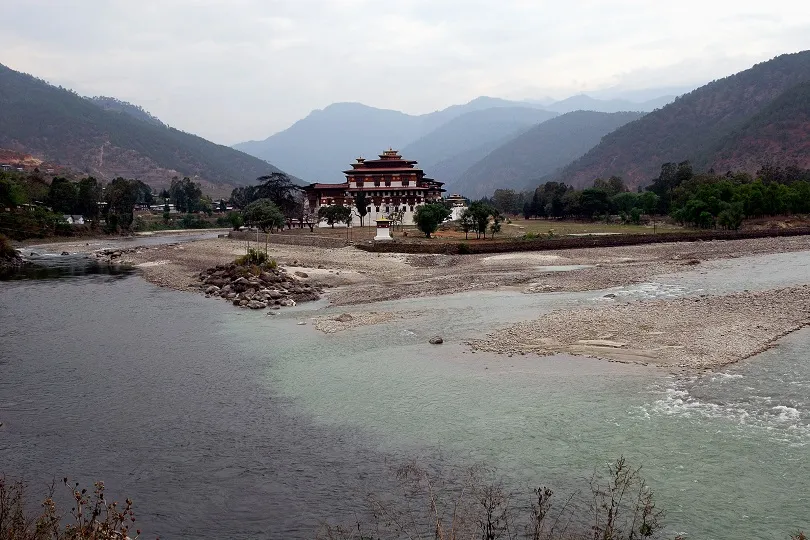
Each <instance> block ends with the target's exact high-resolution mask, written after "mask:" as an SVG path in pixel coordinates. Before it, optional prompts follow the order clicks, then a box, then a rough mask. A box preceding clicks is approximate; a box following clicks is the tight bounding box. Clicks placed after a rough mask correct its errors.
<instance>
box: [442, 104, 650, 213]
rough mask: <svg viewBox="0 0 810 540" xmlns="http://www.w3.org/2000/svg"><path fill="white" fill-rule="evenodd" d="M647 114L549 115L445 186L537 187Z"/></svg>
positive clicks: (476, 194)
mask: <svg viewBox="0 0 810 540" xmlns="http://www.w3.org/2000/svg"><path fill="white" fill-rule="evenodd" d="M642 116H644V113H640V112H617V113H604V112H594V111H575V112H570V113H567V114H564V115H562V116H558V117H556V118H553V119H551V120H547V121H545V122H543V123H541V124H538V125H536V126H534V127H532V128H531V129H529V130H527V131H524V132H523V133H521V134H519V135H517V136H516V137H513V138H511V139H510V140H508V141H506V142H505V143H503V144H502V145H500V146H499V147H498V148H496V149H494V150H492V151H491V152H489V153H488V154H487V155H486V156H485V157H484V158H483V159H481V160H479V161H477V162H474V163H473V164H472V165H471V166H469V164H468V168H467V169H466V170H464V171H463V172H461V173H460V174H458V175H457V176H456V177H455V178H454V180H453V181H452V182H449V183H448V185H447V186H446V188H447V189H448V190H449V191H457V192H462V193H463V194H464V195H465V196H467V197H472V198H480V197H483V196H485V195H491V194H492V193H493V192H494V191H495V190H496V189H498V188H504V187H506V188H512V189H516V190H525V189H534V188H535V187H537V184H539V183H541V181H542V179H543V177H545V176H547V175H550V174H553V173H555V172H557V170H558V169H559V168H561V167H563V166H565V165H567V164H569V163H571V162H572V161H573V160H575V159H577V158H578V157H580V156H582V155H583V154H584V153H585V152H587V151H588V150H590V149H591V148H593V147H594V146H596V145H597V144H599V141H600V140H601V139H602V137H603V136H605V135H607V134H608V133H610V132H611V131H613V130H615V129H616V128H619V127H621V126H623V125H625V124H627V123H628V122H632V121H634V120H638V119H639V118H641V117H642Z"/></svg>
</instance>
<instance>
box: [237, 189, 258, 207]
mask: <svg viewBox="0 0 810 540" xmlns="http://www.w3.org/2000/svg"><path fill="white" fill-rule="evenodd" d="M257 190H258V186H242V187H238V188H234V189H233V191H231V205H233V207H234V208H239V209H240V210H242V209H244V208H245V207H247V205H249V204H250V203H252V202H253V201H255V200H256V199H258V198H259V197H258V196H257Z"/></svg>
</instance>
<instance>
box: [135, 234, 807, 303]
mask: <svg viewBox="0 0 810 540" xmlns="http://www.w3.org/2000/svg"><path fill="white" fill-rule="evenodd" d="M808 250H810V237H806V236H799V237H792V238H761V239H754V240H734V241H720V242H691V243H671V244H655V245H647V246H627V247H615V248H590V249H575V250H558V251H544V252H530V253H506V254H498V255H463V256H459V255H404V254H397V253H376V254H375V253H366V252H363V251H360V250H357V249H355V248H352V247H345V248H337V249H334V248H317V247H309V246H292V245H273V244H271V245H270V255H271V256H272V257H273V258H275V259H276V260H277V261H278V262H279V264H281V265H283V266H287V267H290V269H291V270H293V271H295V270H300V271H304V272H306V273H308V274H310V276H312V278H313V279H316V280H318V281H320V282H322V283H323V284H324V285H326V286H327V287H330V288H331V290H330V291H328V294H327V296H328V298H329V300H330V301H331V302H332V304H334V305H351V304H364V303H370V302H376V301H381V300H394V299H397V298H409V297H415V296H436V295H442V294H451V293H456V292H462V291H467V290H480V289H494V288H498V287H519V288H520V289H521V290H523V291H525V292H549V291H582V290H599V289H607V288H610V287H618V286H622V285H628V284H632V283H641V282H644V281H648V280H649V279H650V278H652V277H653V276H657V275H661V274H665V273H671V272H678V271H682V270H684V269H690V268H694V266H695V265H698V264H700V263H702V262H706V261H712V260H718V259H726V258H733V257H740V256H745V255H757V254H766V253H780V252H789V251H808ZM244 252H245V244H244V242H239V241H234V240H230V239H226V238H217V239H212V240H201V241H196V242H188V243H183V244H178V245H173V246H156V247H150V248H144V249H142V250H141V251H140V252H139V253H134V254H132V253H131V254H125V256H123V257H122V258H121V259H120V260H121V262H128V263H132V264H134V265H136V266H140V267H141V268H142V269H143V274H144V277H145V278H146V279H147V280H149V281H151V282H153V283H156V284H158V285H162V286H168V287H172V288H176V289H187V288H188V285H189V283H190V282H193V278H194V276H195V275H196V274H197V273H198V272H200V271H202V270H205V269H206V268H209V267H211V266H215V265H217V264H223V263H227V262H231V261H232V260H233V259H234V258H235V257H236V256H237V255H241V254H244ZM144 263H149V266H146V265H145V264H144ZM572 265H583V266H585V268H583V269H580V270H576V271H573V272H559V271H554V268H553V267H559V266H572ZM549 267H552V268H549Z"/></svg>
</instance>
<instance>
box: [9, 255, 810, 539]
mask: <svg viewBox="0 0 810 540" xmlns="http://www.w3.org/2000/svg"><path fill="white" fill-rule="evenodd" d="M774 257H775V258H774ZM774 261H776V262H778V263H779V264H777V265H774ZM808 261H810V253H804V254H784V255H778V256H772V257H771V258H763V257H748V258H741V259H735V260H733V261H724V262H719V263H711V265H706V267H705V268H702V269H701V270H699V271H693V272H687V273H683V274H674V275H669V276H661V278H660V279H657V280H655V282H652V283H648V284H643V285H638V286H632V287H626V288H621V289H614V290H612V291H611V292H614V293H616V294H618V295H619V296H623V297H625V298H628V299H632V298H645V297H650V296H673V295H682V294H698V293H703V292H706V291H709V292H716V291H725V290H737V289H742V288H750V289H753V288H757V287H760V288H766V287H774V286H781V285H787V284H793V283H798V282H804V281H805V280H806V277H807V273H806V267H807V266H806V265H807V262H808ZM69 266H71V267H76V266H81V265H80V257H78V256H77V257H75V264H74V263H71V265H69ZM769 266H770V267H771V268H772V269H773V268H778V271H767V268H768V267H769ZM58 276H59V277H56V275H55V274H53V273H51V274H48V275H47V276H45V277H48V278H49V279H37V280H16V281H7V282H3V283H0V343H2V347H0V422H2V423H3V426H2V427H0V471H2V472H5V473H6V474H7V475H11V476H15V477H23V478H25V479H27V480H28V481H29V484H30V486H31V489H30V492H31V493H32V494H33V493H44V491H45V485H46V484H47V483H49V482H50V481H51V480H52V479H54V478H62V477H63V476H69V477H71V478H73V479H76V480H77V481H80V482H82V483H84V484H89V483H91V482H92V481H94V480H96V479H103V480H104V481H105V483H106V485H107V488H108V492H109V493H110V494H120V495H121V497H123V496H129V497H132V498H133V499H134V500H135V510H136V514H137V515H138V518H139V521H138V523H139V526H140V527H141V528H142V529H143V530H144V531H146V532H147V533H148V534H147V535H146V537H153V536H156V535H159V536H160V537H161V538H180V537H197V538H312V537H313V536H314V532H315V529H316V528H317V526H318V525H319V523H322V522H324V521H351V520H352V519H353V518H354V515H355V512H358V511H360V510H361V509H362V508H364V497H365V495H366V494H367V493H369V492H385V491H386V490H388V489H390V487H391V484H392V475H391V467H392V466H395V465H397V464H399V463H401V462H403V461H405V460H408V459H411V458H415V459H419V460H420V461H422V462H425V463H431V464H443V465H450V466H466V465H472V464H475V463H480V462H484V463H487V464H488V465H491V466H495V467H497V468H498V470H499V471H500V473H501V474H502V475H503V476H504V478H507V479H508V481H510V482H512V483H514V485H535V484H537V483H547V484H550V485H551V486H553V487H555V488H556V490H557V491H558V492H559V493H561V494H563V495H565V494H567V493H569V492H570V491H571V490H573V489H580V488H582V487H583V486H584V485H585V483H586V480H587V478H588V477H589V476H590V475H591V473H592V472H593V471H594V470H595V469H599V470H601V469H603V468H604V467H605V465H606V464H607V463H608V462H610V461H612V460H614V459H615V458H617V457H618V456H620V455H624V456H626V457H627V458H628V459H629V460H630V461H631V462H632V463H634V464H638V465H643V473H644V476H645V478H646V479H647V481H648V483H649V484H650V485H651V486H652V488H653V489H654V490H655V492H656V494H657V499H658V501H659V505H660V506H661V507H663V508H665V509H666V510H667V518H666V523H667V526H668V531H669V532H671V533H672V536H674V534H675V533H682V534H685V536H686V538H697V539H709V540H711V539H715V540H723V539H738V538H767V539H771V538H772V539H781V540H785V539H786V538H788V536H789V534H790V533H793V532H795V531H796V530H797V529H799V528H804V529H805V530H808V529H810V511H808V509H809V508H810V401H808V395H810V361H808V358H810V331H809V330H803V331H800V332H797V333H795V334H793V335H791V336H789V337H787V338H786V339H784V340H782V341H781V342H780V344H779V346H778V347H776V348H774V349H772V350H769V351H767V352H766V353H764V354H762V355H759V356H758V357H755V358H752V359H749V360H747V361H745V362H742V363H740V364H737V365H735V366H733V367H731V368H729V369H727V370H724V371H722V372H719V373H709V374H706V375H702V376H699V377H680V378H679V377H673V376H671V375H668V374H666V373H664V372H662V371H660V370H657V369H653V368H646V367H641V366H628V365H622V364H616V363H610V362H604V361H600V360H594V359H578V358H573V357H564V356H559V357H551V358H536V357H530V356H525V357H523V356H515V357H511V358H510V357H498V356H493V355H486V354H481V353H476V354H471V353H469V352H467V351H466V350H465V348H464V347H462V346H461V345H459V342H460V341H461V340H462V339H463V338H465V337H471V336H474V335H476V334H478V333H481V332H485V331H487V330H489V329H491V328H494V327H495V326H497V325H504V324H507V323H509V322H512V321H518V320H522V319H527V318H530V317H533V316H536V315H537V314H539V313H542V312H544V311H548V310H551V309H555V308H559V307H564V306H570V305H581V304H586V305H587V304H592V303H596V302H601V301H604V298H603V296H604V293H605V291H592V292H587V293H555V294H535V295H525V294H520V293H518V292H514V291H508V290H507V291H497V292H478V293H464V294H458V295H452V296H449V297H441V298H419V299H408V300H400V301H395V302H386V303H380V304H379V305H377V306H374V309H378V308H379V310H381V311H382V310H390V309H397V310H405V311H406V312H407V313H408V314H409V315H408V316H407V317H405V318H403V319H398V320H394V321H391V322H389V323H386V324H383V325H378V326H373V327H366V328H359V329H355V330H352V331H350V332H343V333H338V334H334V335H322V334H320V333H318V332H317V331H315V329H314V328H313V326H312V324H307V325H299V324H298V323H299V322H302V321H304V322H306V321H309V318H310V317H312V316H314V315H315V314H322V313H339V312H340V311H339V310H336V309H335V308H329V307H324V305H323V304H320V303H319V304H313V305H304V306H300V307H297V308H293V309H290V310H286V311H284V312H283V313H282V314H280V315H278V316H266V315H265V314H264V313H256V312H251V311H245V310H239V309H237V308H232V307H230V306H228V305H227V304H225V303H222V302H216V301H213V300H208V299H205V298H203V297H201V296H196V295H192V294H188V293H181V292H175V291H169V290H165V289H160V288H157V287H154V286H152V285H150V284H148V283H146V282H144V281H143V280H141V279H140V278H139V277H137V275H136V274H133V273H132V272H127V271H113V272H109V271H108V270H107V269H106V267H93V269H92V273H90V274H86V273H83V272H81V271H74V270H71V271H69V272H61V273H58ZM39 277H43V276H39ZM437 332H438V333H441V334H442V335H443V336H444V338H445V340H446V342H447V343H446V344H445V345H443V346H441V347H434V346H429V345H427V344H426V340H427V338H428V337H430V336H431V335H433V334H435V333H437Z"/></svg>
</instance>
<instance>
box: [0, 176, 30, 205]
mask: <svg viewBox="0 0 810 540" xmlns="http://www.w3.org/2000/svg"><path fill="white" fill-rule="evenodd" d="M26 202H28V197H27V196H26V194H25V189H24V188H23V186H21V185H20V183H19V182H17V181H16V180H15V179H14V178H13V177H12V176H11V175H6V174H4V173H0V209H2V208H17V207H18V206H22V205H23V204H25V203H26Z"/></svg>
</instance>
